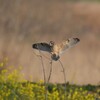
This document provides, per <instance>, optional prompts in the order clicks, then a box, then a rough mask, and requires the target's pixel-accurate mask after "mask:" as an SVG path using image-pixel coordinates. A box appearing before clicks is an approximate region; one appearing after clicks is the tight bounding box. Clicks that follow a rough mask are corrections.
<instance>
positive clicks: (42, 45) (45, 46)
mask: <svg viewBox="0 0 100 100" xmlns="http://www.w3.org/2000/svg"><path fill="white" fill-rule="evenodd" d="M32 47H33V48H34V49H38V50H41V51H47V52H51V47H50V45H49V44H48V43H35V44H33V45H32Z"/></svg>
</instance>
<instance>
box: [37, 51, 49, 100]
mask: <svg viewBox="0 0 100 100" xmlns="http://www.w3.org/2000/svg"><path fill="white" fill-rule="evenodd" d="M38 50H39V53H40V58H41V63H42V69H43V75H44V86H45V100H47V86H46V74H45V68H44V63H43V58H42V55H41V51H40V49H38Z"/></svg>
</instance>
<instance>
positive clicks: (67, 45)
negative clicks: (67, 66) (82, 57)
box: [58, 38, 80, 54]
mask: <svg viewBox="0 0 100 100" xmlns="http://www.w3.org/2000/svg"><path fill="white" fill-rule="evenodd" d="M79 41H80V40H79V39H78V38H69V39H67V40H65V41H63V42H62V43H61V44H58V48H59V54H62V53H63V52H64V51H65V50H67V49H69V48H71V47H73V46H74V45H75V44H77V43H78V42H79Z"/></svg>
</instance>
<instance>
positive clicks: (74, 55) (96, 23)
mask: <svg viewBox="0 0 100 100" xmlns="http://www.w3.org/2000/svg"><path fill="white" fill-rule="evenodd" d="M91 1H93V0H91ZM94 1H96V0H94ZM70 37H78V38H79V39H80V43H79V44H78V45H76V46H75V47H73V48H71V49H70V50H69V51H67V52H65V53H64V54H62V56H61V58H60V60H61V61H62V63H63V66H64V67H65V70H66V79H67V81H68V82H70V83H75V84H100V3H99V0H97V2H90V1H87V2H85V1H84V0H82V1H81V0H80V1H78V0H73V1H71V0H69V1H67V0H42V1H41V0H0V61H1V60H2V59H3V58H5V57H7V58H8V65H13V66H15V67H18V66H23V69H22V71H21V73H24V74H25V78H26V79H27V80H30V77H31V80H32V81H39V80H41V79H43V72H42V67H41V66H42V65H41V60H40V58H39V57H37V56H36V55H35V54H34V53H36V54H38V51H36V50H33V49H32V44H33V43H37V42H49V41H51V40H53V41H55V42H56V43H60V42H61V41H63V40H64V39H67V38H70ZM43 54H44V55H45V56H48V57H50V55H48V54H47V53H44V52H43ZM43 61H44V66H45V70H46V76H47V77H48V73H49V70H50V61H48V59H47V58H45V57H43ZM61 71H62V69H61V66H60V64H59V62H55V61H54V62H53V71H52V76H51V80H50V82H53V83H63V82H64V80H63V73H62V72H61Z"/></svg>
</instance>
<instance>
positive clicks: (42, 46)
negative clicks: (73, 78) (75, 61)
mask: <svg viewBox="0 0 100 100" xmlns="http://www.w3.org/2000/svg"><path fill="white" fill-rule="evenodd" d="M79 41H80V40H79V39H78V38H69V39H67V40H66V41H63V42H62V43H60V44H55V43H54V42H53V41H50V43H35V44H33V45H32V47H33V48H34V49H38V50H41V51H47V52H49V53H51V58H52V59H53V60H55V61H57V60H58V59H59V58H60V55H61V54H62V53H63V52H64V51H65V50H67V49H69V48H71V47H72V46H74V45H75V44H77V43H78V42H79Z"/></svg>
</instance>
